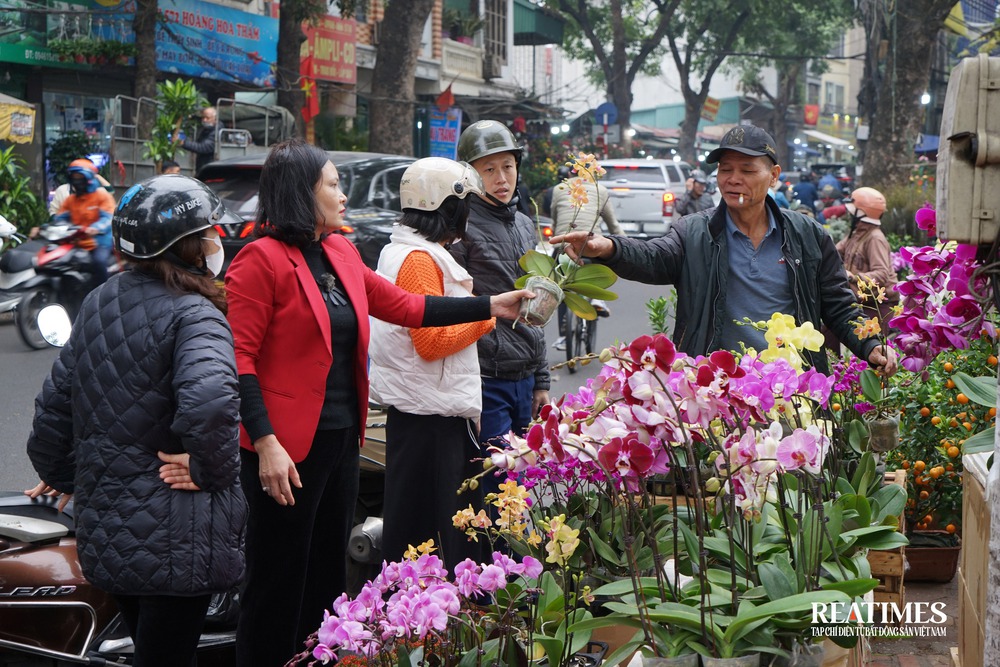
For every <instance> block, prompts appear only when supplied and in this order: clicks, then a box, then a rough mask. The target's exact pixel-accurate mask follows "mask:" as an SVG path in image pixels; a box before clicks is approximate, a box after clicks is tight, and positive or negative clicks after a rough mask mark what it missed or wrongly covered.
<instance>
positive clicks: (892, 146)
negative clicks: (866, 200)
mask: <svg viewBox="0 0 1000 667" xmlns="http://www.w3.org/2000/svg"><path fill="white" fill-rule="evenodd" d="M873 3H874V4H873ZM866 5H867V7H866V12H871V14H870V15H868V14H866V16H873V15H875V14H877V13H879V12H881V11H884V8H883V7H881V5H882V2H881V1H880V0H868V2H866ZM954 5H955V3H954V2H953V1H951V0H910V2H908V3H906V7H905V11H904V10H901V9H900V8H899V4H898V3H896V4H895V7H896V10H895V12H894V13H892V14H890V15H889V16H888V20H887V25H886V26H885V27H884V28H885V32H884V34H883V35H884V36H883V39H882V40H880V41H879V42H878V43H877V44H876V45H875V48H876V49H877V51H876V54H877V58H876V59H875V62H872V58H871V54H869V62H868V63H866V69H868V67H869V66H870V65H871V66H877V67H879V69H880V70H881V71H880V76H879V80H880V84H879V86H878V89H877V90H876V91H871V90H869V91H864V90H863V91H862V96H864V97H861V96H859V98H861V99H863V100H864V104H863V105H862V106H863V108H864V115H863V116H862V117H863V118H864V119H865V120H866V121H868V122H870V123H871V133H870V136H869V139H868V142H867V144H866V145H865V148H864V156H863V163H862V164H863V165H864V171H863V172H862V178H861V180H862V181H863V183H864V184H866V185H867V184H872V185H876V186H877V187H879V188H880V189H881V188H886V189H889V188H892V187H893V186H900V185H905V184H906V183H908V182H909V177H910V165H912V164H913V163H914V161H915V157H914V154H913V146H914V144H915V143H916V140H917V135H918V134H919V133H920V130H921V127H922V126H923V109H922V108H921V105H920V96H921V94H923V92H924V91H925V90H926V89H927V84H928V82H929V81H930V65H931V55H932V52H933V48H934V43H935V40H936V37H937V33H938V31H939V30H940V29H941V28H942V26H943V25H944V20H945V18H946V17H947V16H948V13H949V12H950V11H951V9H952V7H953V6H954ZM872 46H873V45H872V44H869V49H871V48H872ZM883 66H884V67H883ZM866 74H867V72H866ZM873 92H874V94H875V95H877V98H876V99H875V100H872V99H871V97H872V93H873ZM873 102H874V104H873Z"/></svg>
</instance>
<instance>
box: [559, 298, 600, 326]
mask: <svg viewBox="0 0 1000 667" xmlns="http://www.w3.org/2000/svg"><path fill="white" fill-rule="evenodd" d="M563 302H564V303H565V304H566V307H567V308H569V309H570V310H572V311H573V314H574V315H576V316H577V317H580V318H582V319H585V320H596V319H597V311H596V310H594V307H593V306H592V305H590V302H589V301H587V300H586V299H584V298H583V297H582V296H580V295H579V294H573V293H572V292H564V293H563Z"/></svg>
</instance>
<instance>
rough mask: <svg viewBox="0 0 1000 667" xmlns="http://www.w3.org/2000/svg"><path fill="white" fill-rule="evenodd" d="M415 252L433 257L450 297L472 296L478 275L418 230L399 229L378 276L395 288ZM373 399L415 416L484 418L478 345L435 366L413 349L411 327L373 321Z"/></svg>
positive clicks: (380, 259) (379, 267)
mask: <svg viewBox="0 0 1000 667" xmlns="http://www.w3.org/2000/svg"><path fill="white" fill-rule="evenodd" d="M414 250H422V251H424V252H426V253H428V254H429V255H430V256H431V258H432V259H433V260H434V262H435V263H436V264H437V265H438V267H439V268H440V269H441V272H442V273H443V274H444V296H457V297H467V296H472V276H470V275H469V273H468V271H466V270H465V269H463V268H462V267H461V266H460V265H459V264H458V262H456V261H455V259H454V258H453V257H452V256H451V255H450V254H449V253H448V251H447V250H445V249H444V248H443V247H442V246H441V245H440V244H437V243H432V242H430V241H428V240H427V239H425V238H424V237H423V236H421V235H420V234H418V233H417V232H416V231H414V230H413V229H411V228H409V227H406V226H403V225H396V226H395V227H394V228H393V232H392V236H390V243H389V245H387V246H386V247H385V248H383V249H382V255H381V256H380V257H379V260H378V273H379V274H380V275H381V276H383V277H385V278H386V279H387V280H389V281H391V282H393V283H395V282H396V276H397V275H398V274H399V269H400V267H401V266H402V265H403V261H404V260H405V259H406V257H407V256H408V255H409V254H410V253H411V252H413V251H414ZM368 350H369V354H370V356H371V369H370V371H369V374H370V378H371V395H372V398H373V400H375V401H376V402H378V403H380V404H382V405H385V406H392V407H394V408H396V409H397V410H399V411H400V412H406V413H408V414H413V415H442V416H446V417H465V418H466V419H478V418H479V415H480V413H481V412H482V409H483V399H482V386H481V380H480V377H479V355H478V353H477V350H476V346H475V345H469V346H468V347H466V348H464V349H462V350H459V351H458V352H456V353H455V354H452V355H450V356H447V357H445V358H443V359H437V360H435V361H427V360H425V359H423V358H421V356H420V355H419V354H417V350H416V349H415V348H414V346H413V339H412V338H410V330H409V329H407V328H406V327H401V326H397V325H395V324H388V323H386V322H383V321H381V320H376V319H373V320H372V333H371V344H370V345H369V348H368Z"/></svg>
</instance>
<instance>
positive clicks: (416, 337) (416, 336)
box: [396, 250, 496, 361]
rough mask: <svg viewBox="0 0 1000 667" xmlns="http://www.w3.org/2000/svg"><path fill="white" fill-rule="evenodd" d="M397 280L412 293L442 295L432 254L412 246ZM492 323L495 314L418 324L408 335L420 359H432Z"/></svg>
mask: <svg viewBox="0 0 1000 667" xmlns="http://www.w3.org/2000/svg"><path fill="white" fill-rule="evenodd" d="M396 284H397V285H399V286H400V287H401V288H403V289H405V290H406V291H407V292H413V293H414V294H427V295H429V296H444V274H443V273H442V272H441V269H440V268H439V267H438V265H437V264H436V263H435V262H434V260H433V259H432V258H431V256H430V255H429V254H428V253H426V252H424V251H422V250H414V251H413V252H411V253H410V254H409V255H407V256H406V259H404V260H403V265H402V266H400V267H399V274H398V275H397V276H396ZM495 326H496V318H493V319H490V320H485V321H480V322H468V323H466V324H453V325H451V326H448V327H421V328H417V329H410V338H411V339H413V347H414V348H416V350H417V354H419V355H420V357H421V358H422V359H426V360H427V361H434V360H435V359H443V358H444V357H447V356H449V355H452V354H455V353H456V352H458V351H459V350H462V349H464V348H466V347H468V346H469V345H472V344H473V343H475V342H476V341H477V340H479V339H480V338H481V337H482V336H483V335H484V334H487V333H489V332H490V331H493V328H494V327H495Z"/></svg>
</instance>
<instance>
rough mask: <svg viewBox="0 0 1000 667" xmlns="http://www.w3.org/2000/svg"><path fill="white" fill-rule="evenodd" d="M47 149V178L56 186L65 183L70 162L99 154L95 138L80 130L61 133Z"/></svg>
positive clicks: (99, 150) (99, 148)
mask: <svg viewBox="0 0 1000 667" xmlns="http://www.w3.org/2000/svg"><path fill="white" fill-rule="evenodd" d="M47 148H48V150H47V152H46V158H47V159H48V162H49V176H50V177H51V178H52V180H53V181H54V182H56V183H58V184H62V183H66V182H67V180H68V179H67V176H66V168H67V167H69V163H70V162H72V161H73V160H78V159H80V158H83V157H87V156H88V155H91V154H93V153H100V152H101V147H100V145H99V144H98V143H97V140H96V138H95V137H92V136H90V135H89V134H87V133H86V132H82V131H80V130H67V131H66V132H63V133H62V134H61V135H60V136H59V138H58V139H53V140H52V141H50V142H49V143H48V146H47Z"/></svg>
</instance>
